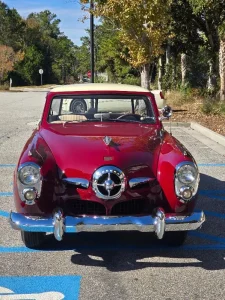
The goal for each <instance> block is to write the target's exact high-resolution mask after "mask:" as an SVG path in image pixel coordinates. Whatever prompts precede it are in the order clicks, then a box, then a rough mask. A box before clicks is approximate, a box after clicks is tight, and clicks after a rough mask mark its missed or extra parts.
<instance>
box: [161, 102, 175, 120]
mask: <svg viewBox="0 0 225 300" xmlns="http://www.w3.org/2000/svg"><path fill="white" fill-rule="evenodd" d="M172 112H173V111H172V108H171V107H170V106H168V105H166V106H164V107H163V108H162V109H161V114H162V117H160V121H162V120H165V119H167V120H169V118H170V117H171V116H172Z"/></svg>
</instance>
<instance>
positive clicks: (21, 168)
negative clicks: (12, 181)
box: [17, 162, 41, 186]
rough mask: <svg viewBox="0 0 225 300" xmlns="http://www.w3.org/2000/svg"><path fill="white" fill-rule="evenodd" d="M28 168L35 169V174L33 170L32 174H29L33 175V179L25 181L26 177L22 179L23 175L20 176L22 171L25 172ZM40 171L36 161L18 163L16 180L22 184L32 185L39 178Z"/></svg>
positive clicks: (38, 180)
mask: <svg viewBox="0 0 225 300" xmlns="http://www.w3.org/2000/svg"><path fill="white" fill-rule="evenodd" d="M28 168H30V169H31V170H32V169H33V171H36V174H35V172H33V174H32V173H31V174H30V176H32V175H33V176H34V178H33V181H31V180H28V181H26V179H23V177H22V174H23V172H25V170H26V169H28ZM40 171H41V168H40V166H39V165H37V164H36V163H33V162H27V163H24V164H22V165H20V166H19V168H18V171H17V176H18V180H19V181H20V183H22V184H23V185H24V186H34V185H36V184H37V183H38V182H40V180H41V172H40Z"/></svg>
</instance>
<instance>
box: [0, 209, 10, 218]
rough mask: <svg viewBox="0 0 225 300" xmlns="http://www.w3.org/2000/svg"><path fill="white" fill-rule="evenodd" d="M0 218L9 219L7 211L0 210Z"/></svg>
mask: <svg viewBox="0 0 225 300" xmlns="http://www.w3.org/2000/svg"><path fill="white" fill-rule="evenodd" d="M0 217H4V218H8V217H9V213H8V212H7V211H4V210H0Z"/></svg>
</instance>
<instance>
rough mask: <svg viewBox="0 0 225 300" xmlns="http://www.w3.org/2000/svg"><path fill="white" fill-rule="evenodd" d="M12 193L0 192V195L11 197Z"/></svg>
mask: <svg viewBox="0 0 225 300" xmlns="http://www.w3.org/2000/svg"><path fill="white" fill-rule="evenodd" d="M11 196H13V193H11V192H0V197H11Z"/></svg>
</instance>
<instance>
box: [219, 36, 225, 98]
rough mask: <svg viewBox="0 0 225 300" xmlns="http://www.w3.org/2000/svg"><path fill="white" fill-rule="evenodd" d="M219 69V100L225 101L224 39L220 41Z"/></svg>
mask: <svg viewBox="0 0 225 300" xmlns="http://www.w3.org/2000/svg"><path fill="white" fill-rule="evenodd" d="M219 69H220V100H221V101H225V39H221V40H220V52H219Z"/></svg>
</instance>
